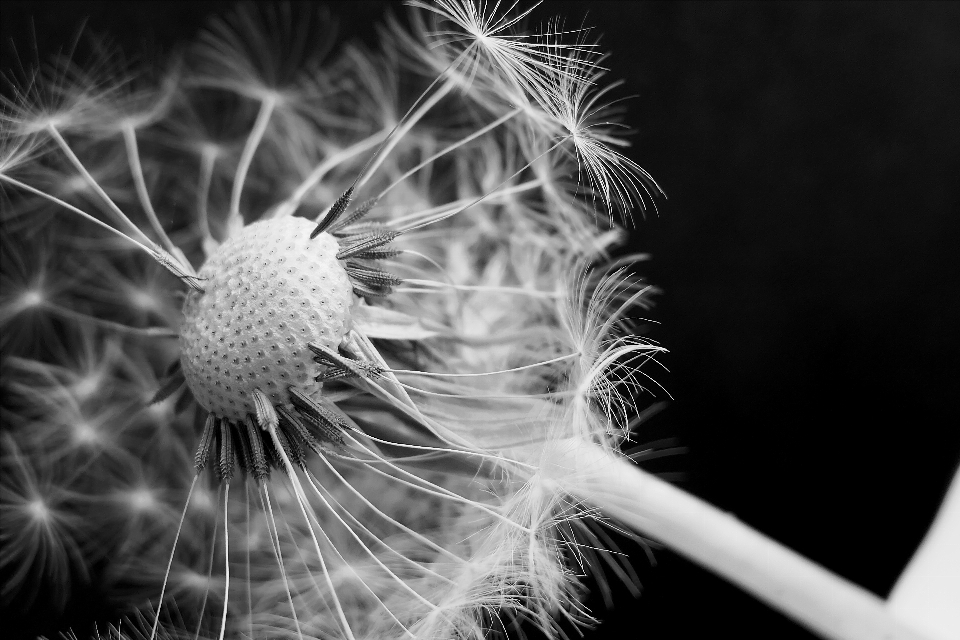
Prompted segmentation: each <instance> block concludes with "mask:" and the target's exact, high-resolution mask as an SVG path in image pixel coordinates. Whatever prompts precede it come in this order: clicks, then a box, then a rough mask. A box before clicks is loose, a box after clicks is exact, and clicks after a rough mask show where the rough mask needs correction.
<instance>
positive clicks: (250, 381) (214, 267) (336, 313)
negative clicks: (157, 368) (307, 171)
mask: <svg viewBox="0 0 960 640" xmlns="http://www.w3.org/2000/svg"><path fill="white" fill-rule="evenodd" d="M312 227H313V225H311V224H310V222H309V221H307V220H304V219H303V218H284V219H280V220H275V221H263V222H257V223H254V224H252V225H250V226H248V227H245V228H244V229H243V230H242V231H241V232H240V233H238V234H237V235H236V236H235V237H233V238H230V239H229V240H227V241H226V242H225V243H224V244H222V245H221V246H220V247H219V249H218V250H217V252H216V253H215V254H214V255H212V256H211V257H210V258H209V259H208V260H207V262H206V263H205V264H204V266H203V268H202V269H201V270H200V272H199V274H198V275H199V279H200V280H201V283H202V284H201V286H202V287H203V290H202V291H191V292H190V293H188V294H187V298H186V300H185V301H184V305H183V323H182V325H181V328H180V353H181V366H182V368H183V375H184V377H185V379H186V382H187V385H188V386H189V388H190V390H191V392H192V393H193V395H194V397H195V398H196V399H197V402H199V403H200V405H201V406H203V407H204V408H205V409H207V410H208V411H210V412H212V413H214V414H216V415H217V416H219V417H222V418H229V419H231V420H242V419H244V418H245V417H246V415H247V414H248V413H252V412H253V411H254V405H253V392H254V390H255V389H257V388H258V387H261V386H262V387H263V390H264V393H266V394H267V395H268V396H269V397H270V398H271V400H272V401H273V402H282V403H284V404H289V403H290V399H289V397H288V396H287V393H286V387H288V386H290V385H295V386H297V388H299V389H301V390H303V391H304V392H306V393H308V394H309V395H314V394H316V393H318V392H319V391H320V385H319V383H317V382H316V380H315V379H316V378H317V376H318V375H319V374H320V369H319V367H318V366H317V365H316V364H315V363H314V362H313V359H312V357H311V355H310V352H309V351H308V350H307V348H306V344H307V343H309V342H317V343H319V344H323V345H324V346H326V347H327V348H336V347H337V346H338V345H339V344H340V341H341V340H342V339H343V336H344V334H345V333H346V332H347V331H348V330H349V329H350V310H351V307H353V305H354V296H353V290H352V287H351V285H350V281H349V278H348V276H347V272H346V270H345V269H344V267H343V266H342V265H341V264H340V262H338V260H337V257H336V256H337V253H338V252H339V251H340V249H339V246H338V245H337V242H336V240H335V239H334V238H333V237H332V236H329V235H326V234H325V235H322V236H320V237H319V238H317V239H315V240H311V239H310V237H309V234H310V230H311V228H312ZM284 383H286V384H284Z"/></svg>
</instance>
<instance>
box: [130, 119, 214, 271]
mask: <svg viewBox="0 0 960 640" xmlns="http://www.w3.org/2000/svg"><path fill="white" fill-rule="evenodd" d="M123 141H124V143H125V144H126V148H127V160H128V161H129V163H130V173H131V174H132V175H133V184H134V186H135V187H136V189H137V196H138V197H139V198H140V206H142V207H143V210H144V212H145V213H146V214H147V220H149V221H150V226H151V227H153V231H154V232H155V233H156V234H157V237H159V238H160V242H161V243H163V246H164V247H165V248H166V250H167V251H169V252H170V253H172V254H174V255H176V254H177V247H176V245H174V244H173V242H172V241H171V240H170V237H169V236H168V235H167V232H166V231H164V230H163V225H161V224H160V219H159V218H158V217H157V212H156V211H155V210H154V208H153V203H152V202H150V194H149V193H147V182H146V180H145V179H144V177H143V166H142V165H141V164H140V150H139V149H138V147H137V132H136V131H134V129H133V125H132V124H130V123H127V124H125V125H124V127H123ZM193 275H196V274H193Z"/></svg>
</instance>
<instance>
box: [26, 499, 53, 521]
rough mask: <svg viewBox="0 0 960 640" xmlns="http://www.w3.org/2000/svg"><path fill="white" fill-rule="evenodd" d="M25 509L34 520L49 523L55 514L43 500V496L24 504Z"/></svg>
mask: <svg viewBox="0 0 960 640" xmlns="http://www.w3.org/2000/svg"><path fill="white" fill-rule="evenodd" d="M24 511H25V512H26V513H28V514H29V515H30V518H31V519H33V520H34V521H37V522H41V523H47V522H49V521H50V520H51V519H52V517H53V514H52V513H51V512H50V507H48V506H47V503H46V502H44V501H43V499H42V498H35V499H33V500H31V501H30V502H28V503H27V504H26V505H24Z"/></svg>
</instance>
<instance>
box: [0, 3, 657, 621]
mask: <svg viewBox="0 0 960 640" xmlns="http://www.w3.org/2000/svg"><path fill="white" fill-rule="evenodd" d="M412 4H413V5H414V7H415V10H414V11H413V12H412V13H411V18H410V20H411V26H410V27H409V28H406V29H405V28H402V27H400V26H399V25H398V24H393V25H392V26H391V29H390V30H389V31H386V32H384V44H383V47H384V51H383V52H382V53H378V54H374V53H369V52H367V51H365V50H363V49H361V48H358V47H347V48H346V49H344V51H343V52H342V54H341V55H339V56H337V57H336V58H334V59H330V60H324V59H322V57H321V55H320V52H313V51H311V50H310V47H309V46H307V45H306V44H305V43H306V42H307V41H309V42H321V43H322V42H324V41H325V40H326V38H325V37H323V36H322V35H321V34H320V33H318V32H316V30H317V29H318V28H319V26H322V23H323V21H324V20H323V16H319V17H318V16H317V15H316V14H315V13H312V14H310V15H306V14H303V15H301V14H300V13H298V12H297V11H294V10H292V9H290V8H289V7H280V8H270V9H266V10H261V9H258V8H256V7H254V6H252V5H251V6H246V7H244V8H242V9H241V10H239V11H238V12H237V13H236V14H234V15H233V16H232V17H230V18H227V19H225V20H222V21H216V22H214V23H213V25H212V26H211V28H210V29H209V30H208V31H207V32H205V33H204V34H203V35H202V36H201V37H200V38H199V40H198V42H197V43H196V44H195V45H194V46H193V47H192V48H191V49H189V50H188V51H186V52H184V54H183V55H182V56H181V57H180V58H179V59H178V61H177V62H178V63H177V64H174V65H171V66H170V68H169V69H168V70H167V71H165V73H164V74H163V77H162V80H161V81H160V82H157V83H154V84H152V85H151V84H149V83H144V82H143V81H142V78H141V77H140V76H138V75H137V74H132V73H129V72H128V71H125V70H123V69H119V68H113V67H111V65H110V64H106V63H103V64H100V65H99V66H98V67H97V71H96V73H98V74H105V73H106V74H107V75H94V74H92V73H84V72H82V71H80V70H79V69H77V68H76V67H74V66H72V63H70V62H67V61H60V62H59V63H58V65H57V66H55V67H53V68H51V69H47V70H46V71H42V72H37V73H36V74H34V75H31V76H28V77H27V78H26V79H24V80H22V81H20V82H19V84H17V85H16V90H17V92H18V95H16V96H15V98H14V99H12V100H9V101H6V102H5V105H4V113H3V116H2V117H3V120H2V124H3V137H2V144H3V149H2V153H0V185H2V187H3V189H4V192H5V193H7V194H9V202H8V203H5V211H4V225H5V228H6V229H7V231H8V233H9V235H10V236H11V237H13V236H14V235H16V234H22V235H23V234H32V237H34V239H33V242H34V243H35V245H34V246H37V247H39V246H41V245H40V244H39V243H40V242H41V240H42V241H44V242H49V243H51V244H52V243H57V244H58V245H59V244H63V243H64V242H69V243H70V244H71V246H72V250H71V251H70V252H62V251H59V250H57V251H53V250H49V251H33V252H31V251H26V252H23V251H20V250H19V249H17V248H15V247H12V246H11V249H13V251H12V254H13V256H14V258H11V260H12V261H13V262H12V263H11V264H5V265H4V270H3V272H4V278H5V285H9V286H4V289H5V291H4V294H3V295H4V298H3V300H2V303H0V322H2V323H3V325H4V333H5V335H14V336H17V338H16V341H15V343H14V342H12V343H11V344H15V345H26V344H43V345H45V346H44V347H43V348H40V349H34V350H33V351H29V350H21V351H16V350H15V351H13V352H12V353H13V357H11V358H9V359H8V365H9V367H10V370H11V371H14V372H15V376H13V377H14V378H15V379H16V380H18V383H16V384H14V385H12V387H11V389H10V391H11V392H12V394H13V395H14V396H16V397H18V398H23V399H24V400H23V401H22V402H19V403H13V404H12V405H11V406H12V409H11V410H10V411H9V412H8V413H9V416H10V418H11V419H12V422H13V423H14V424H15V427H14V428H13V429H12V430H11V431H10V432H9V433H7V434H5V435H4V439H3V442H4V454H3V455H4V458H3V465H4V471H5V473H4V488H3V491H4V493H5V495H9V496H13V497H12V498H11V499H10V500H5V505H6V504H9V505H12V506H10V509H11V510H12V511H11V515H12V517H15V518H18V520H17V522H23V523H24V526H26V527H28V528H27V529H19V528H18V530H23V531H28V532H39V534H32V533H31V534H29V536H28V535H26V534H19V533H17V534H10V535H15V536H21V535H22V537H23V540H20V539H19V538H18V539H17V540H13V541H12V543H13V544H14V545H15V546H16V549H19V550H20V551H22V553H20V554H19V555H18V552H17V551H15V550H14V549H12V547H11V546H10V545H9V544H8V542H11V541H8V540H6V538H5V539H4V551H3V553H2V554H0V561H2V563H3V565H4V567H5V568H10V571H11V574H12V575H14V576H15V578H16V579H18V580H21V581H22V580H23V579H24V576H25V575H26V574H27V573H28V572H30V571H31V570H33V571H37V570H38V569H39V573H40V574H43V575H45V576H46V579H49V580H52V581H56V582H57V583H58V584H64V585H65V584H68V582H69V580H68V579H67V578H65V576H71V577H72V579H73V580H74V582H75V583H76V584H82V583H83V581H84V580H85V579H87V578H86V574H87V573H88V572H89V571H90V568H91V567H93V566H94V565H97V566H102V565H103V564H105V563H106V565H107V566H108V569H106V570H105V576H100V578H99V579H100V584H104V585H108V587H107V588H111V589H115V591H116V593H118V594H119V593H123V594H125V595H124V598H125V602H128V603H134V604H136V605H137V606H138V607H141V611H142V614H141V615H142V616H143V617H142V620H141V621H142V622H144V624H145V626H146V629H145V631H146V633H147V635H148V636H150V637H155V636H158V635H159V634H164V633H166V632H167V631H169V630H174V629H175V630H179V631H182V630H186V633H189V634H193V635H194V636H195V637H196V636H199V635H201V634H202V635H205V636H210V637H219V638H221V639H222V638H224V637H228V636H229V637H241V636H245V637H274V638H280V637H291V638H308V637H309V638H346V639H349V640H361V639H363V638H394V637H395V638H424V639H434V638H435V639H438V640H439V639H453V638H458V639H459V638H478V639H479V638H483V637H487V636H488V635H489V634H491V633H496V632H497V631H504V632H506V631H507V630H508V629H510V628H511V625H514V624H516V623H528V624H532V625H534V626H535V627H538V628H540V629H542V630H543V631H544V632H545V633H547V634H548V635H550V634H555V633H557V632H558V628H559V625H560V621H561V620H563V619H564V618H569V619H570V620H572V621H574V622H575V623H577V622H588V621H589V620H590V615H589V613H588V612H587V611H586V610H585V609H584V608H583V607H582V606H580V605H579V604H578V596H579V594H580V591H581V588H580V585H579V581H578V574H579V572H580V568H581V567H586V566H592V567H593V568H595V569H596V568H598V565H600V564H607V565H609V567H611V568H612V570H613V571H614V573H616V574H617V575H619V576H620V577H622V578H624V579H625V580H626V581H627V582H628V583H632V582H633V580H634V578H631V576H632V575H633V574H632V572H631V570H630V569H629V567H625V566H622V565H621V563H620V561H619V560H618V559H617V558H616V557H615V555H614V554H613V553H612V552H611V550H609V549H608V547H609V538H608V537H607V534H606V533H605V532H604V530H603V528H602V527H601V526H600V524H601V523H600V522H599V520H598V519H597V516H596V514H595V513H593V512H591V511H589V510H588V509H587V508H586V507H583V506H581V501H580V499H579V498H578V497H577V496H574V495H571V494H570V492H569V490H568V489H569V487H570V486H571V483H570V479H569V478H568V477H564V476H565V472H564V471H562V470H558V469H557V468H555V467H554V466H553V465H551V463H550V459H551V458H550V457H551V452H553V451H556V450H561V449H563V450H568V449H569V448H570V447H571V446H584V447H593V448H599V449H602V450H604V451H605V452H606V453H608V454H610V455H612V456H617V455H619V454H618V453H616V452H617V447H618V446H619V445H620V444H621V443H622V442H623V441H624V440H625V439H628V438H629V434H630V430H631V428H632V427H633V426H634V424H633V421H632V410H631V407H632V406H633V399H632V398H633V395H635V394H636V393H638V392H640V391H643V387H642V385H641V378H640V376H639V375H638V370H639V366H640V365H641V364H642V363H643V362H645V361H647V360H649V359H651V358H653V357H654V356H655V355H656V354H657V353H658V351H659V347H657V346H656V345H653V344H651V343H649V342H648V341H645V340H643V339H641V338H638V337H636V336H635V335H633V331H632V328H631V326H632V325H631V320H630V316H631V314H633V313H635V312H636V310H637V309H640V308H642V307H643V306H644V303H645V302H646V300H647V297H648V294H649V293H650V288H649V287H648V286H646V285H645V284H644V283H643V282H642V281H640V280H638V279H636V278H635V277H633V276H631V275H629V273H628V271H627V268H626V267H627V266H629V264H630V262H631V258H629V257H627V258H623V259H620V260H618V261H617V262H611V261H610V256H609V252H610V251H611V249H612V248H613V247H614V246H616V245H617V244H618V243H619V242H621V241H622V240H623V239H624V238H625V232H624V231H623V230H621V229H619V228H618V227H617V226H616V225H615V224H614V223H613V222H612V214H613V212H617V211H621V212H622V211H626V210H629V209H630V207H632V206H637V205H640V206H642V205H643V203H644V200H645V199H646V198H647V197H648V196H649V193H648V191H647V189H648V188H649V189H650V190H651V191H654V192H655V191H656V185H655V184H653V182H652V180H650V179H649V177H648V176H647V175H646V174H645V173H643V172H642V170H640V169H639V167H637V166H636V165H634V164H633V163H632V162H631V161H629V160H628V159H626V158H625V157H624V156H622V155H620V154H619V153H617V152H616V151H613V150H612V149H611V146H610V145H611V144H621V141H620V140H619V139H617V138H615V137H614V136H613V135H612V134H611V131H612V129H611V127H612V126H614V125H615V123H612V122H608V121H605V120H603V119H602V118H603V117H604V116H603V115H602V114H603V110H602V109H600V108H598V103H597V102H596V96H597V94H598V91H597V86H596V82H597V80H598V79H599V77H600V75H601V72H602V70H601V69H599V68H598V67H597V66H596V61H597V59H598V56H597V54H595V53H594V49H593V45H589V44H587V43H586V40H585V34H584V33H583V32H575V33H573V34H570V37H572V38H573V40H574V42H573V43H572V44H565V43H564V42H563V40H564V37H565V34H562V33H557V32H550V31H548V32H547V33H545V34H541V35H539V36H524V35H521V34H520V33H519V32H518V31H517V25H518V24H519V23H520V21H521V20H522V19H526V18H528V14H527V13H522V14H511V13H509V12H507V13H504V12H501V11H500V10H499V9H498V8H497V7H494V8H493V9H492V10H490V9H488V8H487V7H486V5H485V4H483V5H476V4H474V3H473V2H470V1H469V0H464V1H461V0H438V1H437V2H433V3H427V2H419V1H417V2H414V3H412ZM528 13H529V12H528ZM428 20H429V23H428V22H427V21H428ZM261 23H262V24H261ZM311 29H312V30H313V31H309V30H311ZM105 69H107V70H108V71H107V72H105V71H104V70H105ZM408 86H414V87H417V88H418V91H417V92H416V93H414V94H413V96H412V97H411V96H409V95H408V91H406V87H408ZM401 88H403V90H401ZM600 95H602V92H600ZM581 179H582V180H581ZM7 204H9V206H6V205H7ZM54 215H56V216H59V217H57V218H56V227H57V230H56V233H53V232H52V231H51V229H50V228H49V227H48V228H47V229H46V230H45V231H43V232H42V233H41V234H40V235H39V236H37V235H36V228H37V226H38V225H45V224H46V223H47V222H48V221H50V220H51V219H53V218H52V216H54ZM5 242H6V240H5ZM5 248H6V247H5ZM5 253H6V252H5ZM144 254H146V255H144ZM72 256H75V257H72ZM144 265H147V266H144ZM168 274H172V275H173V277H170V275H168ZM63 283H69V284H63ZM77 292H80V293H77ZM77 332H79V335H80V336H82V339H81V340H79V342H78V341H77V340H76V339H74V340H73V341H72V342H73V343H74V345H76V344H81V345H83V348H82V349H80V350H79V351H80V352H82V353H80V356H79V357H78V356H77V353H78V349H77V348H76V347H75V346H73V347H71V348H68V347H65V346H61V345H62V344H67V343H68V342H70V341H68V340H67V339H65V338H64V339H61V338H59V337H58V336H73V335H75V334H76V333H77ZM5 348H6V346H5ZM16 349H20V347H19V346H16ZM130 354H138V355H130ZM161 372H162V373H161ZM27 400H29V402H28V401H27ZM27 407H29V409H27ZM38 407H39V409H38ZM111 408H114V410H112V411H111ZM41 449H42V450H43V451H44V453H43V455H44V456H46V458H44V459H45V460H50V459H55V460H57V461H58V462H57V465H56V469H57V472H56V473H53V471H54V469H53V468H52V467H51V468H46V467H44V468H40V467H38V466H37V463H35V462H31V461H34V460H36V459H38V458H37V456H38V455H39V454H38V453H37V452H39V451H41ZM51 451H53V452H54V453H51ZM190 467H193V468H194V469H195V474H191V473H189V471H188V470H189V469H190ZM98 469H103V470H104V471H102V472H98V471H97V470H98ZM8 472H9V473H8ZM98 474H99V475H98ZM169 478H176V480H169V481H167V480H166V479H169ZM184 479H185V480H184ZM164 482H166V484H165V485H164ZM68 487H69V489H68ZM160 487H165V490H160V489H159V488H160ZM171 489H176V490H177V491H175V492H171V491H170V490H171ZM187 491H188V492H189V493H188V497H187V499H186V502H187V504H186V506H185V507H183V510H182V511H180V510H179V509H177V508H175V507H173V506H172V504H171V503H172V502H173V500H172V499H171V498H170V495H171V493H173V494H176V495H178V496H179V499H180V500H181V501H182V499H183V494H184V493H185V492H187ZM73 494H81V495H82V496H83V497H82V499H79V500H77V501H76V503H77V504H86V505H90V504H98V505H101V506H102V504H103V502H102V501H103V500H108V501H112V502H111V504H120V505H122V509H120V510H119V511H118V510H116V509H113V510H110V511H109V512H110V513H113V514H116V513H120V514H122V515H119V516H117V515H114V516H111V518H107V519H106V520H104V519H103V518H102V517H101V518H86V519H85V518H84V517H83V515H82V513H83V512H82V508H80V507H75V506H69V505H71V504H72V503H71V501H70V499H69V498H70V496H71V495H73ZM98 501H99V502H98ZM63 505H68V506H67V507H63ZM5 508H6V506H5ZM78 509H80V510H78ZM104 512H106V511H104ZM5 518H6V514H5ZM5 530H6V528H5ZM158 531H159V532H160V533H159V534H158V533H157V532H158ZM118 532H121V533H118ZM4 535H5V536H6V535H8V534H7V533H5V534H4ZM28 537H29V540H28V539H27V538H28ZM101 537H102V539H103V540H108V542H103V543H102V544H98V545H91V544H89V541H90V540H100V539H101ZM97 547H98V548H99V550H98V551H96V552H94V551H92V549H94V548H97ZM605 549H606V550H605ZM105 559H109V560H110V561H109V562H106V561H105ZM131 594H132V595H131ZM118 597H119V596H118ZM145 603H148V604H145Z"/></svg>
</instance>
